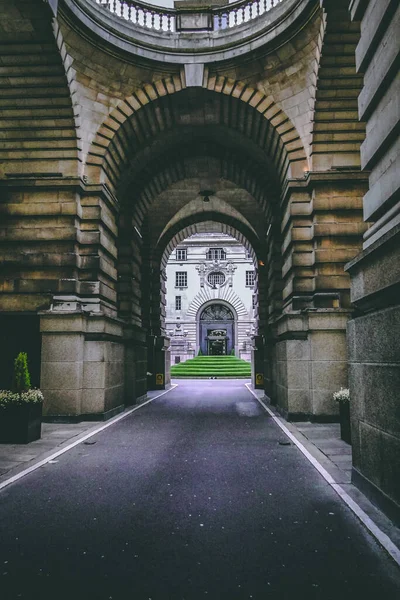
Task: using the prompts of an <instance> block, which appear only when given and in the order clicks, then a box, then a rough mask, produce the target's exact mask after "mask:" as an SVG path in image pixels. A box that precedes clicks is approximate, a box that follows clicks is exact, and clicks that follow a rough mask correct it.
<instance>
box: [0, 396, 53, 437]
mask: <svg viewBox="0 0 400 600" xmlns="http://www.w3.org/2000/svg"><path fill="white" fill-rule="evenodd" d="M42 407H43V403H42V402H32V403H29V402H26V403H24V404H15V405H10V406H7V407H5V408H1V409H0V444H28V443H29V442H33V441H34V440H39V439H40V436H41V431H42Z"/></svg>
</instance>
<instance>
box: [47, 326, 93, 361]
mask: <svg viewBox="0 0 400 600" xmlns="http://www.w3.org/2000/svg"><path fill="white" fill-rule="evenodd" d="M41 357H42V362H44V363H47V362H64V361H66V362H71V361H72V362H75V361H81V360H82V359H83V336H82V335H79V334H75V333H72V334H60V335H57V334H56V335H51V334H46V335H43V336H42V354H41Z"/></svg>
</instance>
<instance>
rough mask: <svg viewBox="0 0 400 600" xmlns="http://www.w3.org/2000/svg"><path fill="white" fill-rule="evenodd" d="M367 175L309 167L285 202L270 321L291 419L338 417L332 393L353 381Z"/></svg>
mask: <svg viewBox="0 0 400 600" xmlns="http://www.w3.org/2000/svg"><path fill="white" fill-rule="evenodd" d="M365 189H366V177H365V175H364V174H362V173H360V172H359V171H354V172H349V171H346V172H345V173H342V172H334V173H309V174H306V176H305V178H304V181H303V182H301V181H300V180H296V181H292V182H290V183H289V185H288V188H287V191H286V194H285V196H284V200H283V202H284V203H283V206H284V207H285V212H284V218H283V221H282V255H283V266H282V276H283V292H282V296H283V298H282V300H283V305H282V312H281V315H280V316H279V317H277V318H274V319H273V320H272V322H271V330H272V336H273V339H274V348H273V350H272V355H273V365H272V381H271V382H270V383H269V387H270V388H271V389H272V391H273V400H274V401H275V402H276V404H277V407H278V409H279V410H280V412H281V413H282V414H283V415H284V416H285V417H287V418H289V419H294V420H296V419H297V420H303V419H314V420H320V421H329V420H337V415H338V407H337V404H336V403H335V402H334V401H333V399H332V395H333V392H335V391H336V390H338V389H339V388H340V387H342V386H343V387H347V381H348V380H347V350H346V326H347V321H348V319H349V318H350V316H351V314H352V309H351V304H350V294H349V287H350V281H349V277H348V275H347V273H346V272H345V271H344V265H345V263H346V260H348V259H349V258H351V257H352V256H354V254H355V253H356V252H357V249H358V248H360V246H361V240H362V234H363V232H364V231H365V229H366V228H367V226H366V225H365V224H364V223H363V222H362V216H361V214H362V213H361V208H362V196H363V193H364V192H365Z"/></svg>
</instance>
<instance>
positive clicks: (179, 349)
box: [165, 233, 258, 364]
mask: <svg viewBox="0 0 400 600" xmlns="http://www.w3.org/2000/svg"><path fill="white" fill-rule="evenodd" d="M256 274H257V273H256V269H255V265H254V262H253V259H252V257H251V256H250V255H249V253H248V252H247V251H246V249H245V248H244V247H243V246H242V245H241V244H238V242H237V241H236V240H235V239H234V238H232V237H231V236H229V235H223V234H220V233H209V234H195V235H193V236H191V237H189V238H187V239H186V240H184V241H183V242H181V243H180V244H179V246H177V247H176V248H175V250H174V251H173V252H172V254H171V256H170V258H169V260H168V263H167V268H166V275H167V282H166V287H167V293H166V301H167V305H166V318H165V327H166V331H167V335H168V336H169V338H170V340H171V342H170V343H171V364H176V363H178V362H183V361H185V360H188V359H189V358H193V357H194V356H197V355H198V354H199V352H200V353H201V354H203V355H227V354H234V355H235V356H238V357H239V358H243V359H244V360H248V361H250V360H251V344H252V336H254V335H255V334H256V323H257V313H258V309H257V281H256Z"/></svg>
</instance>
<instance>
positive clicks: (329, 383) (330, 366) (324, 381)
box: [311, 360, 348, 394]
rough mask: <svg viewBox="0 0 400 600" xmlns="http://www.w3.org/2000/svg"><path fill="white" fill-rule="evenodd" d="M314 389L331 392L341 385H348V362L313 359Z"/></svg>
mask: <svg viewBox="0 0 400 600" xmlns="http://www.w3.org/2000/svg"><path fill="white" fill-rule="evenodd" d="M311 373H312V388H313V390H320V391H322V390H324V391H329V392H330V393H331V394H333V392H335V391H337V390H339V389H340V388H341V387H347V377H348V375H347V362H345V361H329V360H326V361H312V363H311Z"/></svg>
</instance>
